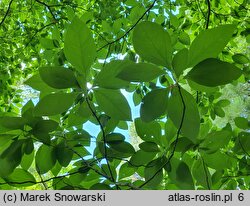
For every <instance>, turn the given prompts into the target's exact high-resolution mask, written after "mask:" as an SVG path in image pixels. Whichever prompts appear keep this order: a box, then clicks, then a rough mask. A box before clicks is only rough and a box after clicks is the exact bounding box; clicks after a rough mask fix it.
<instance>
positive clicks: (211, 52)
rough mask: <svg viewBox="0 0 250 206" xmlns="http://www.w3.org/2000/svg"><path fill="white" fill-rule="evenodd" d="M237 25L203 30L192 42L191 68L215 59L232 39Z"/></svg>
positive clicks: (190, 52) (190, 51) (190, 53)
mask: <svg viewBox="0 0 250 206" xmlns="http://www.w3.org/2000/svg"><path fill="white" fill-rule="evenodd" d="M235 29H236V26H235V25H231V24H228V25H221V26H218V27H216V28H213V29H207V30H203V31H202V32H201V33H200V34H199V35H198V36H197V37H196V38H195V39H194V41H193V42H192V44H191V46H190V50H189V63H188V65H189V67H192V66H194V65H196V64H197V63H199V62H201V61H203V60H205V59H207V58H215V57H217V56H218V54H219V53H220V52H222V50H223V49H224V47H225V46H226V45H227V43H228V42H229V41H230V39H231V38H232V35H233V33H234V30H235Z"/></svg>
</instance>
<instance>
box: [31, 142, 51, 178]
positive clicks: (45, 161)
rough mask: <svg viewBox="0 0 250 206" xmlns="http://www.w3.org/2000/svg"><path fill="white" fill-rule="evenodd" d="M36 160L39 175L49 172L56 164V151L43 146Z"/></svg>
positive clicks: (38, 151)
mask: <svg viewBox="0 0 250 206" xmlns="http://www.w3.org/2000/svg"><path fill="white" fill-rule="evenodd" d="M35 160H36V168H37V171H38V173H40V174H44V173H46V172H48V171H49V170H51V169H52V168H53V167H54V165H55V163H56V153H55V149H54V148H53V147H50V146H47V145H41V146H40V147H39V149H38V150H37V153H36V157H35Z"/></svg>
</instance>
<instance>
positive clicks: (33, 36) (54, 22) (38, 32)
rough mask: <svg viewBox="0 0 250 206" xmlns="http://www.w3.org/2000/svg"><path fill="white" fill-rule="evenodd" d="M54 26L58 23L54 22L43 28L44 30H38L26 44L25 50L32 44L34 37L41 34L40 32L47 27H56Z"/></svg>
mask: <svg viewBox="0 0 250 206" xmlns="http://www.w3.org/2000/svg"><path fill="white" fill-rule="evenodd" d="M54 24H56V22H52V23H50V24H47V25H45V26H43V27H42V28H40V29H38V30H37V31H36V32H35V33H34V34H33V35H32V37H31V38H30V39H29V42H28V43H27V44H26V46H25V48H26V47H27V46H28V45H29V44H30V43H31V42H32V40H33V39H34V37H35V36H36V35H37V34H38V33H40V32H41V31H43V30H44V29H45V28H47V27H49V26H51V25H54Z"/></svg>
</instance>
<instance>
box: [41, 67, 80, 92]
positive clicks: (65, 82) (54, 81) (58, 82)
mask: <svg viewBox="0 0 250 206" xmlns="http://www.w3.org/2000/svg"><path fill="white" fill-rule="evenodd" d="M39 73H40V77H41V79H42V80H43V81H44V82H45V83H46V84H48V85H49V86H50V87H53V88H56V89H66V88H71V87H78V83H77V80H76V78H75V75H74V72H73V71H71V70H70V69H67V68H63V67H41V68H39Z"/></svg>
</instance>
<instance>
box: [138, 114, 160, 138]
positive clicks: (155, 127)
mask: <svg viewBox="0 0 250 206" xmlns="http://www.w3.org/2000/svg"><path fill="white" fill-rule="evenodd" d="M135 129H136V132H137V134H138V136H139V137H140V138H141V139H143V140H144V141H152V140H154V139H157V138H159V137H160V136H161V125H160V124H159V123H158V122H155V121H153V122H149V123H146V122H143V121H142V120H141V119H140V118H136V119H135Z"/></svg>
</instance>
